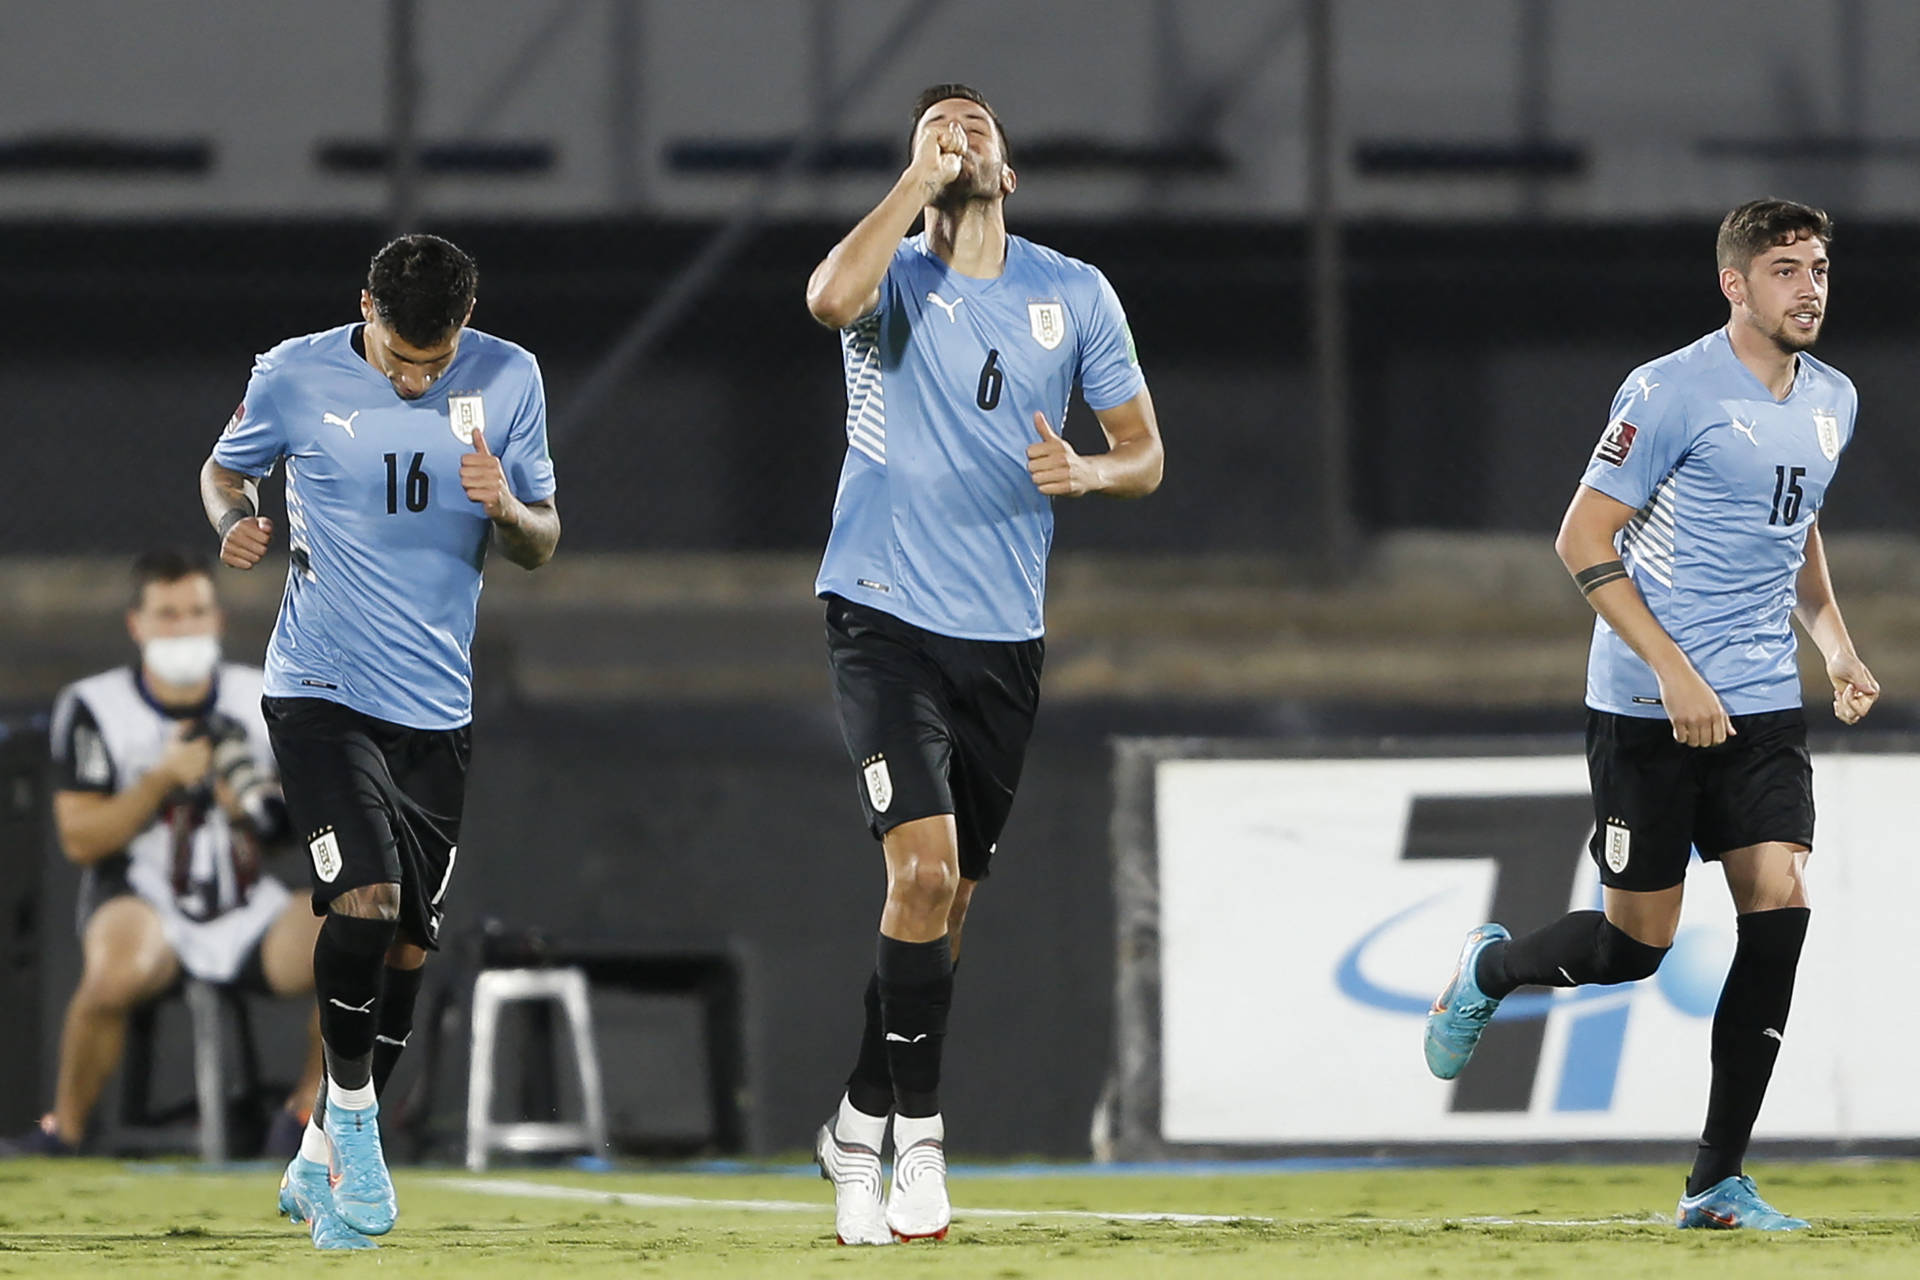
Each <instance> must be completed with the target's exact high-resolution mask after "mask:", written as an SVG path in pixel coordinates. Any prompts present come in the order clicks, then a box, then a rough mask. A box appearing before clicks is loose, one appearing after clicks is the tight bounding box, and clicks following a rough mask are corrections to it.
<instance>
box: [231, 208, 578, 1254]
mask: <svg viewBox="0 0 1920 1280" xmlns="http://www.w3.org/2000/svg"><path fill="white" fill-rule="evenodd" d="M477 281H478V275H477V273H476V271H475V269H474V265H473V262H472V260H471V259H469V258H468V257H467V255H466V254H465V253H463V252H461V251H460V250H459V249H458V248H456V247H455V246H454V245H452V244H449V243H448V242H447V241H445V240H442V239H440V238H438V237H436V236H428V235H410V236H402V237H401V238H399V239H397V240H395V241H393V242H392V243H391V244H388V245H387V246H386V247H385V248H383V249H381V250H380V252H379V253H377V254H375V255H374V258H373V263H372V267H371V269H370V270H369V272H368V275H367V285H366V288H365V290H363V291H362V292H361V294H360V316H361V323H358V324H348V325H342V326H341V327H339V328H337V329H329V330H327V331H326V332H324V333H316V334H310V335H308V336H306V337H301V338H293V339H290V340H288V341H286V342H283V343H281V344H280V345H279V346H277V347H275V348H274V349H273V350H272V351H269V352H267V353H266V354H265V355H263V356H261V357H260V358H259V359H258V360H257V361H256V362H255V363H254V368H253V377H252V379H251V380H250V381H249V382H248V384H247V393H246V400H245V401H244V402H243V403H242V404H241V406H240V408H239V409H237V410H236V411H235V412H234V415H233V420H232V421H231V422H229V423H228V424H227V428H226V431H225V433H224V434H223V435H222V436H221V437H220V440H219V442H218V443H216V444H215V446H214V449H213V455H212V457H210V458H209V459H208V460H207V463H206V466H205V467H204V468H203V469H202V471H201V477H200V492H201V498H202V500H203V502H204V504H205V506H206V511H207V519H208V520H209V521H210V522H211V523H212V524H213V525H214V527H215V529H216V530H217V531H218V533H219V537H220V558H221V560H222V561H223V562H225V563H226V564H229V565H231V566H233V567H234V568H236V569H251V568H253V566H254V565H256V564H258V563H259V562H260V559H261V557H262V556H263V555H265V554H266V551H267V548H268V546H269V544H270V542H271V539H272V535H273V522H272V521H271V520H270V519H268V518H267V517H265V516H263V515H261V514H260V513H259V507H258V499H257V492H256V490H257V481H258V480H259V479H260V477H262V476H265V475H266V474H267V473H268V472H269V471H271V470H272V468H273V467H274V466H275V465H276V464H278V463H279V462H281V461H283V460H284V461H285V463H286V468H287V525H288V531H289V537H288V541H289V544H290V550H291V558H292V564H291V567H290V569H289V572H288V574H287V591H286V599H285V602H284V603H283V604H282V606H281V609H280V617H279V621H278V622H277V623H276V624H275V626H274V631H273V639H272V641H271V642H270V643H269V645H268V649H267V665H266V697H265V700H264V704H263V705H264V707H265V711H266V719H267V727H268V731H269V733H270V736H271V738H272V742H273V750H274V754H275V756H276V757H277V758H278V759H279V762H280V776H281V780H282V783H283V785H284V787H285V791H286V798H287V807H288V810H289V812H290V814H291V818H292V822H293V830H294V834H295V837H296V838H297V839H298V840H299V841H300V842H301V844H302V846H303V847H304V848H305V849H306V850H307V853H308V856H309V858H310V860H311V862H312V864H313V865H312V871H313V910H314V912H315V913H316V914H323V915H324V916H325V923H324V924H323V925H322V927H321V929H320V936H319V940H318V941H317V942H316V944H315V946H314V952H313V973H314V985H315V995H316V999H317V1001H318V1004H319V1008H320V1030H321V1038H322V1040H323V1042H324V1046H325V1057H326V1076H325V1080H324V1081H323V1083H322V1086H321V1090H320V1092H321V1094H322V1099H323V1101H322V1104H321V1105H316V1106H315V1108H314V1112H313V1123H312V1124H311V1125H309V1127H308V1129H307V1131H306V1133H305V1135H304V1139H303V1142H302V1147H301V1152H300V1154H299V1155H298V1156H296V1157H295V1158H294V1160H293V1162H292V1163H291V1164H289V1165H288V1166H287V1174H286V1177H285V1179H284V1180H283V1181H282V1184H281V1196H280V1207H281V1210H282V1212H285V1213H287V1214H288V1216H289V1217H291V1218H293V1220H294V1221H296V1222H298V1221H306V1222H308V1223H310V1224H311V1229H312V1233H313V1239H314V1243H315V1244H316V1245H317V1246H319V1247H320V1248H371V1247H372V1246H373V1242H372V1241H371V1240H369V1239H367V1238H366V1237H368V1236H375V1235H380V1234H383V1233H385V1232H386V1231H388V1230H389V1229H391V1227H392V1226H393V1220H394V1216H395V1214H396V1212H397V1207H396V1204H395V1200H394V1193H393V1182H392V1180H391V1179H390V1178H389V1176H388V1174H387V1168H386V1161H385V1158H384V1156H383V1154H382V1151H381V1145H380V1131H379V1124H378V1117H379V1106H378V1104H377V1101H376V1099H377V1097H378V1094H379V1091H380V1089H381V1087H382V1086H383V1085H384V1084H385V1083H386V1079H387V1076H388V1075H389V1074H390V1073H391V1072H392V1070H393V1065H394V1062H395V1060H396V1059H397V1058H398V1056H399V1053H400V1050H401V1049H402V1048H403V1047H404V1046H405V1045H406V1042H407V1035H408V1033H409V1031H410V1030H411V1028H412V1021H413V1005H414V1000H415V997H416V996H417V995H418V993H419V990H420V969H421V966H422V965H423V964H424V963H425V961H426V954H427V952H428V951H430V950H432V949H434V947H435V946H436V945H437V943H438V940H439V935H440V921H441V913H442V911H443V910H444V909H445V905H446V896H447V890H448V888H449V886H450V885H451V883H452V880H453V871H454V863H455V857H456V852H457V849H456V846H457V845H458V842H459V838H460V810H461V806H462V802H463V800H464V798H465V790H466V774H467V754H468V728H469V721H470V720H471V719H472V702H473V699H472V666H471V660H470V649H471V645H472V640H473V627H474V616H475V610H476V609H477V607H478V605H479V600H480V584H481V570H482V568H483V567H484V566H485V564H486V560H487V554H488V550H489V548H490V547H497V548H498V550H499V551H500V553H501V554H502V555H504V556H506V558H507V559H509V560H511V561H513V563H515V564H517V565H520V566H521V567H522V568H526V569H536V568H538V567H539V566H541V565H543V564H545V563H546V562H547V561H548V560H549V559H551V558H552V556H553V551H554V547H555V545H556V544H557V543H558V541H559V538H560V516H559V513H558V511H557V510H556V508H555V506H554V501H553V495H554V479H553V463H552V461H551V459H550V458H549V457H548V454H547V426H546V396H545V392H544V391H543V390H542V387H541V381H540V370H539V367H538V366H537V365H536V364H535V362H534V358H533V356H532V355H531V354H529V353H528V352H527V351H525V350H524V349H522V348H520V347H517V346H515V345H514V344H512V343H510V342H505V341H502V340H501V339H499V338H495V337H492V336H491V335H488V334H485V333H481V332H480V331H478V330H476V329H470V328H468V327H467V321H468V319H469V318H470V317H471V316H472V314H473V300H474V290H475V286H476V284H477ZM323 1118H324V1123H323ZM329 1163H331V1167H332V1170H333V1187H332V1189H331V1190H329V1185H328V1182H329V1179H328V1169H329Z"/></svg>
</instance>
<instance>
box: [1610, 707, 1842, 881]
mask: <svg viewBox="0 0 1920 1280" xmlns="http://www.w3.org/2000/svg"><path fill="white" fill-rule="evenodd" d="M1732 719H1733V727H1734V728H1735V729H1736V730H1737V731H1738V732H1736V733H1735V735H1734V736H1733V737H1731V738H1729V739H1727V740H1726V741H1725V742H1723V743H1721V744H1720V745H1719V746H1717V747H1684V746H1681V745H1680V744H1679V743H1678V742H1675V741H1674V739H1673V725H1672V723H1671V722H1669V721H1668V720H1667V719H1666V718H1665V717H1664V716H1661V717H1640V716H1622V715H1614V714H1612V713H1611V712H1606V711H1593V710H1589V711H1588V712H1587V774H1588V777H1589V778H1591V779H1592V781H1593V820H1594V832H1593V841H1592V844H1591V845H1590V851H1591V852H1592V854H1593V860H1594V862H1595V863H1596V864H1598V866H1599V868H1600V883H1602V884H1604V885H1607V886H1609V887H1610V888H1615V889H1633V890H1653V889H1670V888H1672V887H1673V886H1674V885H1677V884H1679V883H1680V882H1681V881H1683V880H1685V879H1686V878H1687V855H1688V853H1689V852H1690V851H1691V850H1693V849H1696V848H1697V849H1699V851H1700V856H1701V857H1702V858H1704V859H1706V860H1707V861H1713V860H1714V859H1717V858H1719V857H1720V855H1722V854H1724V853H1726V852H1727V851H1728V850H1730V849H1744V848H1747V847H1748V846H1750V845H1756V844H1767V843H1771V842H1775V841H1777V842H1780V843H1783V844H1798V845H1805V846H1806V847H1807V848H1809V849H1811V848H1812V847H1813V762H1812V760H1811V759H1809V758H1808V756H1807V718H1806V715H1805V714H1804V713H1803V712H1802V711H1801V710H1800V709H1799V708H1797V707H1796V708H1794V709H1792V710H1789V711H1767V712H1762V713H1760V714H1758V715H1747V716H1734V717H1732Z"/></svg>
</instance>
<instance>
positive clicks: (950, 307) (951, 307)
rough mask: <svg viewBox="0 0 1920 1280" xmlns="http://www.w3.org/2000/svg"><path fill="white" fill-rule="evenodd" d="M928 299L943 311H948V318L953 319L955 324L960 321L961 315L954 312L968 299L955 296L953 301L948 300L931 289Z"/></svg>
mask: <svg viewBox="0 0 1920 1280" xmlns="http://www.w3.org/2000/svg"><path fill="white" fill-rule="evenodd" d="M927 301H928V302H931V303H932V304H933V305H934V306H936V307H939V308H940V309H941V310H942V311H944V312H946V313H947V319H949V320H951V321H953V322H954V323H955V324H959V323H960V317H959V316H956V315H954V314H953V313H954V312H955V311H957V310H959V308H960V304H961V303H963V302H965V301H966V299H965V298H955V299H954V300H953V301H952V302H948V301H947V300H946V299H945V298H943V297H941V296H940V295H939V294H937V293H934V292H932V291H931V290H929V291H928V292H927Z"/></svg>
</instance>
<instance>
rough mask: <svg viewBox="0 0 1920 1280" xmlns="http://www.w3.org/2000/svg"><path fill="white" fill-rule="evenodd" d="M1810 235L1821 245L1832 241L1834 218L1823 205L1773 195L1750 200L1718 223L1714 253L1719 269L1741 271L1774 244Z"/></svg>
mask: <svg viewBox="0 0 1920 1280" xmlns="http://www.w3.org/2000/svg"><path fill="white" fill-rule="evenodd" d="M1809 236H1811V237H1814V238H1816V239H1818V240H1819V241H1820V243H1821V244H1823V245H1827V246H1831V245H1832V244H1833V219H1831V218H1829V217H1828V216H1827V211H1826V210H1825V209H1816V208H1814V207H1813V206H1812V205H1810V204H1798V203H1796V202H1794V201H1792V200H1779V199H1775V198H1772V197H1769V198H1767V199H1765V200H1749V201H1747V203H1745V204H1743V205H1741V206H1740V207H1739V208H1738V209H1735V210H1734V211H1733V212H1731V213H1729V214H1728V215H1727V216H1726V218H1725V220H1724V221H1722V222H1721V223H1720V236H1719V238H1718V239H1717V240H1715V242H1714V246H1713V256H1714V258H1715V259H1716V260H1717V261H1718V262H1719V266H1720V269H1721V270H1722V271H1725V270H1726V269H1727V268H1729V267H1731V268H1733V269H1734V270H1735V271H1738V272H1741V273H1742V274H1744V273H1745V272H1746V270H1747V268H1748V267H1750V266H1752V265H1753V260H1754V258H1755V257H1757V256H1759V255H1760V254H1763V253H1765V252H1766V251H1767V250H1769V249H1771V248H1773V247H1774V246H1775V245H1783V244H1792V243H1793V242H1794V241H1796V240H1804V239H1806V238H1807V237H1809Z"/></svg>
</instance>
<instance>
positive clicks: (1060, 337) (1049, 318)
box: [1027, 302, 1067, 351]
mask: <svg viewBox="0 0 1920 1280" xmlns="http://www.w3.org/2000/svg"><path fill="white" fill-rule="evenodd" d="M1027 327H1028V328H1029V329H1031V330H1032V331H1033V340H1034V341H1035V342H1037V343H1039V344H1040V345H1041V346H1043V347H1045V348H1046V349H1047V350H1049V351H1051V350H1053V349H1054V348H1055V347H1057V346H1059V345H1060V344H1061V343H1062V342H1063V341H1065V340H1066V336H1067V309H1066V307H1064V306H1062V305H1061V304H1060V303H1058V302H1029V303H1028V304H1027Z"/></svg>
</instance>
